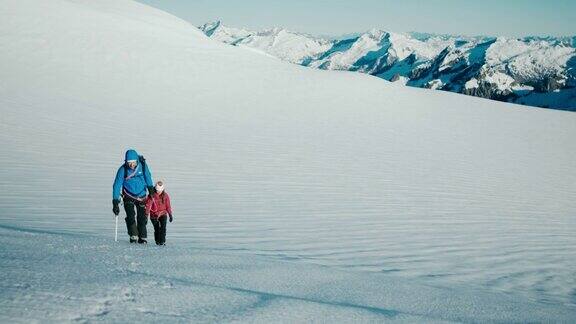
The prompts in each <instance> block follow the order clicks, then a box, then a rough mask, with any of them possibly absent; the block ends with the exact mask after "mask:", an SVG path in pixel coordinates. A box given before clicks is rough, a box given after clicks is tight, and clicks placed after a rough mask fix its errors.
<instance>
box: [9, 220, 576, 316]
mask: <svg viewBox="0 0 576 324" xmlns="http://www.w3.org/2000/svg"><path fill="white" fill-rule="evenodd" d="M0 234H1V235H0V243H2V245H3V246H10V247H12V248H11V249H0V257H2V260H3V262H2V263H0V269H1V270H2V273H3V276H1V277H0V285H1V286H2V292H0V296H1V298H2V303H0V321H1V322H3V323H8V322H14V321H15V320H16V321H17V322H26V323H29V322H45V321H46V320H48V321H50V322H93V321H105V322H134V321H138V322H144V323H152V322H154V323H157V322H159V321H161V322H179V323H180V322H187V323H190V322H194V323H198V322H201V323H208V322H209V323H214V322H218V323H221V322H226V323H231V322H234V323H237V322H238V323H247V322H248V323H271V322H281V323H295V322H299V323H303V322H356V323H358V322H365V323H368V322H370V323H381V322H398V323H417V322H419V323H422V322H426V323H453V322H548V321H554V322H558V323H560V322H566V323H568V322H570V321H573V319H574V312H573V311H572V310H570V309H567V308H564V307H561V306H555V305H541V304H535V303H530V302H519V301H518V300H516V299H515V298H513V297H510V296H506V295H503V294H494V293H491V292H486V291H482V290H479V291H454V290H450V289H441V288H436V287H431V286H424V285H419V286H415V285H414V284H413V283H412V282H410V281H407V280H402V279H397V278H390V277H389V276H386V275H383V274H378V273H370V274H365V273H354V272H344V271H335V270H333V269H330V268H325V267H319V266H314V265H303V264H288V263H287V262H279V261H271V260H269V259H266V258H262V257H257V256H249V257H246V256H242V257H241V256H233V255H229V254H223V253H221V252H219V251H210V250H200V249H191V248H190V247H184V246H177V247H176V246H171V247H167V248H151V247H142V246H137V245H129V243H127V242H122V243H119V244H110V241H109V240H106V239H102V238H94V237H90V236H82V235H75V234H72V235H71V234H69V235H62V234H48V233H43V232H42V231H29V230H21V229H17V228H5V227H3V226H0ZM63 269H68V271H62V270H63ZM302 274H305V275H302Z"/></svg>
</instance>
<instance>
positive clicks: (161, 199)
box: [146, 191, 172, 218]
mask: <svg viewBox="0 0 576 324" xmlns="http://www.w3.org/2000/svg"><path fill="white" fill-rule="evenodd" d="M166 214H168V215H172V206H170V196H168V193H167V192H166V191H163V192H162V193H161V194H159V193H155V194H153V195H150V196H148V198H147V199H146V215H150V218H160V217H162V216H164V215H166Z"/></svg>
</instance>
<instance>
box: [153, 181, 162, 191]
mask: <svg viewBox="0 0 576 324" xmlns="http://www.w3.org/2000/svg"><path fill="white" fill-rule="evenodd" d="M154 188H155V189H156V192H162V191H164V182H163V181H158V182H156V185H155V186H154Z"/></svg>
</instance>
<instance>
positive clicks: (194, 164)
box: [0, 0, 576, 322]
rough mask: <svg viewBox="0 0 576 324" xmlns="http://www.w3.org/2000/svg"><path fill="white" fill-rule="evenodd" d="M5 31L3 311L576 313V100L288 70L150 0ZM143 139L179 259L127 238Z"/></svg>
mask: <svg viewBox="0 0 576 324" xmlns="http://www.w3.org/2000/svg"><path fill="white" fill-rule="evenodd" d="M0 40H1V41H0V78H1V79H0V80H1V83H0V110H1V111H0V142H1V143H2V153H1V154H0V179H1V181H2V195H0V220H1V225H2V229H1V233H0V234H1V235H0V238H1V247H0V254H1V255H0V271H1V272H2V274H3V275H2V276H1V277H0V278H1V279H0V285H1V286H2V289H1V290H0V300H1V303H0V314H1V316H2V317H1V319H2V321H12V320H14V319H22V320H23V321H29V320H41V321H47V320H48V321H59V320H75V319H79V320H86V321H89V320H92V319H94V318H97V319H101V320H108V321H134V320H135V317H137V319H138V320H140V319H141V320H143V321H153V320H158V319H160V320H162V319H173V320H174V321H197V320H203V321H212V320H222V321H234V320H238V321H250V320H253V321H268V322H270V321H277V320H285V321H298V320H302V321H306V320H309V319H325V320H327V321H332V320H340V321H348V322H349V321H350V320H351V319H357V320H365V321H368V320H374V321H381V320H383V319H388V320H398V321H403V320H404V321H412V322H414V321H425V322H433V321H465V322H470V321H477V322H483V321H513V320H516V321H519V322H528V321H536V322H538V321H543V322H545V321H558V322H561V321H564V322H573V321H574V320H575V318H576V312H575V308H574V303H575V299H574V298H575V297H574V296H576V291H575V287H576V284H575V282H574V278H575V277H576V276H575V273H574V271H575V270H574V269H576V264H575V262H576V261H575V260H576V255H575V253H576V252H575V250H574V249H573V248H572V247H573V246H575V244H576V235H574V234H575V229H576V224H575V218H574V212H575V210H576V203H575V200H574V199H573V197H574V195H575V193H576V174H575V172H574V160H575V158H576V156H575V154H576V153H575V152H576V146H575V144H574V138H575V135H576V129H575V128H574V125H575V123H576V117H575V116H574V114H572V113H568V112H562V111H553V110H543V109H533V108H525V107H520V106H517V105H511V104H507V103H499V102H492V101H486V100H481V99H478V98H473V97H467V96H461V95H456V94H451V93H446V92H429V91H423V90H421V89H416V88H409V87H397V86H395V85H393V84H390V83H387V82H382V81H381V80H378V79H376V78H372V77H370V76H366V75H363V74H358V73H349V72H334V71H323V70H318V69H307V68H304V67H301V66H297V65H294V64H289V63H283V62H281V61H279V60H278V59H275V58H273V57H267V56H262V55H260V54H258V53H254V51H251V50H247V49H246V48H241V47H231V46H228V45H225V44H221V43H218V42H215V41H212V40H210V39H208V38H207V37H206V36H205V35H203V34H202V33H201V32H200V31H199V30H198V29H196V28H194V27H193V26H190V25H189V24H187V23H185V22H183V21H181V20H179V19H176V18H174V17H172V16H170V15H167V14H165V13H163V12H160V11H157V10H154V9H151V8H149V7H146V6H143V5H141V4H138V3H134V2H131V1H123V0H113V1H112V0H103V1H88V0H78V1H63V0H53V1H31V0H18V1H15V0H14V1H3V2H2V6H0ZM129 147H133V148H136V149H138V151H139V152H140V153H143V154H144V155H145V156H146V157H147V160H148V161H149V163H150V168H151V170H152V172H153V175H154V178H155V179H164V180H165V181H166V187H167V191H168V192H170V194H171V197H172V200H173V207H174V215H175V221H174V223H172V224H170V225H169V226H170V227H169V228H168V244H169V245H168V246H167V249H165V250H159V249H158V248H157V247H155V246H148V247H146V248H143V247H140V246H130V245H128V243H126V240H127V238H126V237H123V236H121V239H122V241H121V242H120V243H118V244H114V243H113V242H112V241H111V240H112V237H113V232H112V230H113V220H112V214H111V201H110V192H111V185H112V180H113V177H114V172H115V170H116V168H117V167H118V166H119V165H120V163H122V161H123V154H124V150H125V149H126V148H129ZM121 234H122V235H125V234H124V233H123V232H121ZM155 293H156V294H157V295H158V298H156V297H155V295H154V294H155ZM171 316H172V317H171Z"/></svg>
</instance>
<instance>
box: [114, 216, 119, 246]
mask: <svg viewBox="0 0 576 324" xmlns="http://www.w3.org/2000/svg"><path fill="white" fill-rule="evenodd" d="M114 218H115V219H116V225H115V226H114V242H118V215H116V217H114Z"/></svg>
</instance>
